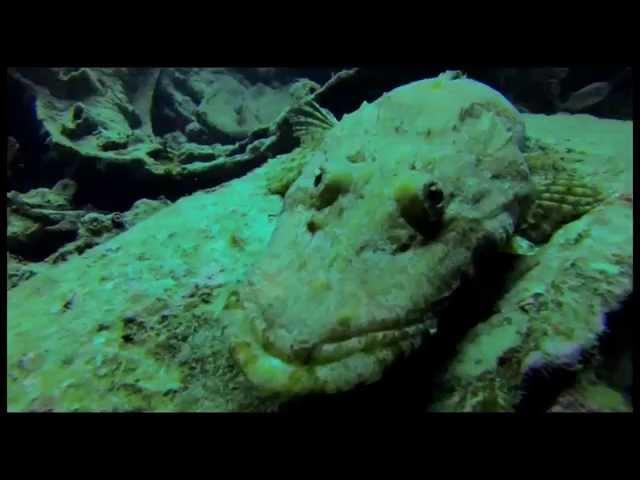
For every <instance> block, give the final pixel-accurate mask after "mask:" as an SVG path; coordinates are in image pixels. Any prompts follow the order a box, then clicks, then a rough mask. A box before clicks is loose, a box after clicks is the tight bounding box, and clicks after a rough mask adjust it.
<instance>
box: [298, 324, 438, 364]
mask: <svg viewBox="0 0 640 480" xmlns="http://www.w3.org/2000/svg"><path fill="white" fill-rule="evenodd" d="M429 327H430V325H429V324H428V323H427V322H421V323H416V324H413V325H408V326H405V327H400V328H394V329H388V330H380V331H373V332H368V333H364V334H361V335H357V336H354V337H351V338H348V339H346V340H341V341H337V342H326V343H322V344H319V345H317V346H316V347H315V348H314V349H313V351H312V352H311V356H310V360H311V362H313V363H329V362H335V361H337V360H340V359H342V358H345V357H348V356H350V355H353V354H354V353H358V352H365V351H370V350H375V349H377V348H382V347H388V346H391V345H393V344H395V343H399V342H401V341H402V340H407V339H409V338H413V337H416V336H419V335H422V334H424V333H425V332H428V331H429V330H430V328H429Z"/></svg>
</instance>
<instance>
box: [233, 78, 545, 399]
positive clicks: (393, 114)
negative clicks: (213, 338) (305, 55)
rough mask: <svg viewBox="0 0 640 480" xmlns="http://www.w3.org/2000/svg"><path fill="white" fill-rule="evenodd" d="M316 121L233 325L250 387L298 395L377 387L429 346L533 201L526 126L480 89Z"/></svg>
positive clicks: (454, 85) (468, 86)
mask: <svg viewBox="0 0 640 480" xmlns="http://www.w3.org/2000/svg"><path fill="white" fill-rule="evenodd" d="M307 110H308V111H309V112H310V114H309V115H304V114H303V112H299V113H300V116H301V117H303V118H307V120H306V122H302V121H301V122H292V123H294V125H295V131H296V132H297V133H299V134H302V135H303V136H304V135H311V134H312V133H313V134H314V135H315V137H314V138H315V141H314V142H311V146H307V147H304V146H303V150H302V153H301V152H298V156H299V157H300V156H302V157H303V159H304V161H303V162H301V163H303V165H304V166H303V168H302V171H301V173H300V175H299V177H298V178H297V179H296V180H295V181H294V182H293V183H292V184H291V185H290V187H289V188H288V189H287V191H286V194H285V197H284V210H283V212H282V214H281V216H280V218H279V223H278V225H277V227H276V229H275V231H274V233H273V236H272V238H271V240H270V242H269V245H268V247H267V250H266V251H265V253H264V256H263V257H262V259H261V260H259V261H258V262H257V264H256V265H255V266H254V268H253V271H252V272H251V273H250V274H249V276H248V279H247V281H246V282H245V284H244V285H243V286H242V288H241V289H240V291H239V297H240V305H239V308H238V309H236V310H235V311H234V315H236V316H237V318H236V319H235V320H236V321H235V322H233V323H234V324H236V325H237V326H238V328H237V332H235V338H234V341H233V346H232V354H233V356H234V358H235V360H236V362H237V363H238V364H239V365H240V367H241V368H242V370H243V371H244V372H245V374H246V376H247V377H248V378H249V379H250V380H251V381H252V382H253V383H254V384H256V385H258V386H260V387H263V388H264V389H265V390H266V391H273V392H281V393H289V394H295V393H305V392H314V391H316V392H334V391H340V390H345V389H348V388H351V387H353V386H354V385H356V384H358V383H366V382H371V381H374V380H376V379H377V378H379V377H380V375H381V374H382V372H383V370H384V368H385V367H386V366H387V365H388V364H390V363H391V362H392V361H393V360H394V359H395V358H397V357H398V356H400V355H401V354H403V353H407V352H409V351H411V350H412V349H414V348H415V347H417V346H418V345H419V344H420V343H421V339H422V338H423V336H424V335H428V334H429V332H430V331H433V329H434V328H435V323H434V319H433V317H432V316H431V315H430V307H431V305H432V304H433V303H434V302H436V301H438V300H440V299H442V298H444V297H446V296H448V295H450V294H451V292H452V291H453V290H455V288H456V287H457V285H458V284H459V281H460V279H461V277H462V276H463V274H464V273H465V272H468V271H469V270H470V269H472V264H473V256H474V255H475V254H477V253H478V252H479V251H480V250H482V249H483V248H496V247H498V246H500V245H504V244H505V243H507V242H508V241H509V239H510V238H511V236H512V234H513V232H514V230H515V228H516V224H517V222H518V219H519V218H520V216H521V212H522V211H523V209H524V208H526V206H527V205H529V204H530V203H531V199H532V194H533V185H532V183H531V179H530V174H529V169H528V167H527V165H526V162H525V159H524V156H523V154H522V152H521V149H520V148H521V146H522V144H523V142H524V128H523V123H522V120H521V119H520V117H519V114H518V112H517V111H516V110H515V108H514V107H513V106H512V105H511V104H509V102H508V101H506V100H505V99H504V97H503V96H502V95H500V94H499V93H497V92H496V91H494V90H492V89H490V88H488V87H486V86H484V85H482V84H480V83H478V82H475V81H472V80H468V79H465V78H460V76H459V75H455V74H449V73H447V74H444V75H442V76H440V77H438V78H435V79H430V80H425V81H420V82H415V83H412V84H409V85H406V86H403V87H400V88H398V89H396V90H394V91H392V92H390V93H389V94H387V95H384V96H383V97H382V98H380V99H379V100H377V101H376V102H374V103H372V104H367V103H366V102H365V103H364V104H363V105H362V106H361V107H360V108H359V109H358V110H357V111H356V112H354V113H352V114H350V115H345V117H344V118H342V119H341V121H340V122H337V121H335V119H333V118H332V117H331V116H330V114H329V113H328V112H326V111H324V110H322V109H320V108H319V107H317V106H311V105H309V106H308V107H307ZM319 132H322V134H321V135H320V136H318V133H319Z"/></svg>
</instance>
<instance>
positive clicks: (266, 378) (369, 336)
mask: <svg viewBox="0 0 640 480" xmlns="http://www.w3.org/2000/svg"><path fill="white" fill-rule="evenodd" d="M434 330H435V327H434V319H433V318H432V317H428V318H427V319H426V320H422V321H420V322H416V323H413V324H409V325H407V324H405V325H402V326H396V327H392V328H386V329H378V330H372V331H366V332H358V333H356V334H355V335H350V336H349V337H348V338H340V339H335V340H330V341H323V342H319V343H317V344H315V345H314V346H313V347H310V348H303V349H298V350H296V352H295V355H294V356H293V357H292V355H291V354H290V353H289V354H287V353H285V352H282V351H279V350H278V349H277V348H275V347H274V346H273V345H272V344H270V343H269V342H264V341H260V340H259V339H258V338H255V337H254V338H251V339H244V340H240V341H237V342H234V343H233V344H232V350H231V353H232V355H233V357H234V359H235V361H236V363H237V364H238V365H239V366H240V368H241V369H242V371H243V372H244V374H245V376H246V377H247V378H248V379H249V381H250V382H251V383H252V384H253V385H254V386H256V387H258V388H259V389H261V390H264V391H267V392H269V393H280V394H302V393H313V392H315V393H334V392H337V391H344V390H348V389H350V388H352V387H354V386H355V385H357V384H363V383H372V382H374V381H376V380H378V379H379V378H380V377H381V376H382V373H383V371H384V369H385V368H386V367H387V366H388V365H389V364H391V363H392V362H393V361H394V360H395V359H397V358H398V357H399V356H401V355H402V354H407V353H409V352H410V351H412V350H414V349H415V348H417V346H419V345H420V344H421V343H422V338H423V336H424V335H427V334H431V333H433V332H434ZM263 339H264V337H263Z"/></svg>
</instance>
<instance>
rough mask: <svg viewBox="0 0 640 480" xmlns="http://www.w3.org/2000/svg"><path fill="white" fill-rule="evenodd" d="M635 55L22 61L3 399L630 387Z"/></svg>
mask: <svg viewBox="0 0 640 480" xmlns="http://www.w3.org/2000/svg"><path fill="white" fill-rule="evenodd" d="M632 90H633V82H632V69H631V68H630V67H625V66H613V65H611V66H609V65H603V66H598V67H586V66H576V67H535V68H534V67H530V68H529V67H528V68H525V67H520V68H497V67H492V68H479V67H478V66H474V67H465V66H457V67H456V66H453V67H450V68H441V67H433V68H432V67H429V66H419V67H418V66H411V67H403V66H400V65H398V66H389V67H385V68H382V67H366V66H365V67H358V68H342V67H340V68H335V69H332V68H325V67H323V68H320V67H318V68H257V67H256V68H253V67H252V68H249V67H243V68H240V67H229V68H222V67H216V68H185V67H180V68H168V67H163V68H151V67H144V68H143V67H129V68H111V67H109V68H107V67H104V68H94V67H91V68H80V67H73V68H43V67H15V68H9V69H8V70H7V113H6V118H7V133H6V140H7V157H6V164H7V182H6V185H7V188H6V215H7V216H6V222H7V223H6V225H7V237H6V250H7V256H6V258H7V265H6V267H7V286H6V289H7V315H6V318H7V323H6V333H7V345H6V346H7V357H6V368H7V370H6V374H7V377H6V378H7V409H8V411H9V412H302V413H306V412H314V413H324V412H367V413H376V414H381V413H382V414H384V413H387V412H388V413H391V412H403V413H409V412H412V413H436V412H438V413H441V412H522V413H541V412H549V413H554V412H632V411H633V407H632V405H633V398H632V395H633V393H632V382H633V380H632V377H633V372H632V340H631V336H632V335H631V333H632V329H631V317H632V314H631V305H632V303H633V107H632V104H633V100H632V96H633V91H632Z"/></svg>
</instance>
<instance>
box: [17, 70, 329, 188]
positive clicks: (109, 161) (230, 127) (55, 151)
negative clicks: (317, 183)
mask: <svg viewBox="0 0 640 480" xmlns="http://www.w3.org/2000/svg"><path fill="white" fill-rule="evenodd" d="M251 70H252V69H235V70H234V69H222V68H213V69H188V68H185V69H180V68H175V69H174V68H165V69H156V68H139V69H135V68H131V69H128V68H81V69H77V68H76V69H74V68H18V69H14V70H12V72H13V73H12V74H13V75H14V76H15V78H17V79H18V80H20V81H21V82H22V83H23V84H25V85H27V86H28V88H29V89H30V90H31V91H32V92H33V94H34V96H35V99H36V100H35V109H36V115H37V118H38V120H39V121H40V122H41V123H42V129H43V131H44V132H45V133H46V135H47V137H48V143H49V145H50V147H51V152H50V153H51V156H52V158H54V159H55V161H56V162H58V163H59V164H60V166H61V168H62V167H65V168H69V169H70V170H77V169H80V170H82V171H84V172H85V174H90V176H92V177H102V176H104V174H108V175H111V176H112V177H109V178H117V177H118V176H122V175H125V176H126V177H127V180H128V182H129V183H131V188H135V187H136V186H146V187H148V186H150V185H151V186H153V187H154V188H156V189H160V188H164V189H167V188H171V189H185V188H187V189H190V191H194V190H195V188H194V186H193V185H194V184H195V185H197V186H198V187H199V188H207V187H211V186H214V185H217V184H219V183H220V182H221V181H224V180H229V179H231V178H235V177H238V176H241V175H243V174H244V173H246V172H247V171H248V170H250V169H252V168H255V167H256V166H258V165H260V164H261V163H264V162H265V161H266V160H267V159H268V158H271V157H273V156H275V155H278V154H281V153H287V152H290V151H292V150H293V149H294V148H295V147H296V141H295V139H294V138H293V137H292V136H291V134H290V129H289V128H288V126H287V124H286V122H283V121H280V120H281V116H283V115H285V114H286V111H287V109H288V108H290V107H292V106H294V105H296V104H297V103H298V102H300V101H301V100H302V99H303V98H304V97H306V96H307V95H313V94H314V93H316V92H317V91H320V90H321V89H320V86H318V85H316V84H314V83H313V82H311V81H308V80H304V79H302V80H296V79H295V78H292V79H290V80H289V82H288V83H283V84H280V83H278V82H276V81H271V82H268V81H267V80H265V79H264V77H263V75H257V79H258V80H255V79H252V81H250V80H249V78H250V77H252V75H250V73H251ZM261 80H264V82H266V83H264V82H263V81H261ZM335 85H336V82H335V81H334V82H331V85H330V87H331V88H333V87H334V86H335ZM325 87H327V86H326V85H325ZM326 90H327V89H326V88H325V89H324V91H325V92H326ZM285 116H286V115H285Z"/></svg>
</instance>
